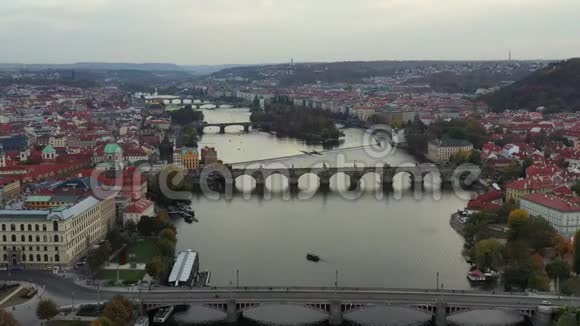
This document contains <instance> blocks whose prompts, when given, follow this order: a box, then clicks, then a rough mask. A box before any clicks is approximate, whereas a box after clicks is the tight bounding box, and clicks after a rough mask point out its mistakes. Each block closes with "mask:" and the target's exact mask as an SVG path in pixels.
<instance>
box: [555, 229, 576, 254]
mask: <svg viewBox="0 0 580 326" xmlns="http://www.w3.org/2000/svg"><path fill="white" fill-rule="evenodd" d="M552 247H553V248H554V251H555V252H556V254H557V255H558V256H560V257H565V256H567V255H568V254H570V253H572V244H571V243H570V241H568V240H567V239H565V238H564V237H563V236H561V235H559V234H558V235H556V236H555V237H554V239H553V242H552Z"/></svg>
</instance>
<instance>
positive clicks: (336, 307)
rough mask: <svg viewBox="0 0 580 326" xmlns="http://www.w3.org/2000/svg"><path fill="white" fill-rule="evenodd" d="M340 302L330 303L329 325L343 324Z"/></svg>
mask: <svg viewBox="0 0 580 326" xmlns="http://www.w3.org/2000/svg"><path fill="white" fill-rule="evenodd" d="M341 306H342V305H341V303H340V302H339V301H331V302H330V317H329V318H328V324H329V325H331V326H338V325H341V324H342V322H343V318H342V307H341Z"/></svg>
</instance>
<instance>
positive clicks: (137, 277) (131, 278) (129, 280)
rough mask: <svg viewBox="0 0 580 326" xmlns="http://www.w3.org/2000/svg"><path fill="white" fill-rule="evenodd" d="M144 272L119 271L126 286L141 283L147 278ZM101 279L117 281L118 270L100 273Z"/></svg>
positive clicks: (107, 270) (104, 270)
mask: <svg viewBox="0 0 580 326" xmlns="http://www.w3.org/2000/svg"><path fill="white" fill-rule="evenodd" d="M145 273H146V272H145V271H144V270H133V269H120V270H119V271H118V275H119V279H120V280H122V281H124V283H126V284H133V283H137V282H139V281H141V280H142V279H143V276H145ZM98 278H99V279H102V280H111V281H117V270H116V269H103V270H101V271H100V272H99V275H98Z"/></svg>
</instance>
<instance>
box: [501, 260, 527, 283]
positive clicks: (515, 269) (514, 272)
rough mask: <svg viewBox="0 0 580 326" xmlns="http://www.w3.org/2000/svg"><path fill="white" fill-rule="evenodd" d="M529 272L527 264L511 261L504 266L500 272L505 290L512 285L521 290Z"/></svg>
mask: <svg viewBox="0 0 580 326" xmlns="http://www.w3.org/2000/svg"><path fill="white" fill-rule="evenodd" d="M530 273H531V269H530V266H529V265H527V264H520V263H512V264H510V265H508V266H506V267H505V268H504V270H503V274H502V282H503V284H504V287H505V288H506V290H511V289H513V288H514V287H515V288H519V289H522V290H523V289H526V288H527V287H528V279H529V277H530Z"/></svg>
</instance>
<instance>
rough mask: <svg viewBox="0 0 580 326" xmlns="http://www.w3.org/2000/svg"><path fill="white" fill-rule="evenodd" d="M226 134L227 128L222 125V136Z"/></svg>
mask: <svg viewBox="0 0 580 326" xmlns="http://www.w3.org/2000/svg"><path fill="white" fill-rule="evenodd" d="M225 133H226V126H224V125H220V134H225Z"/></svg>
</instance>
